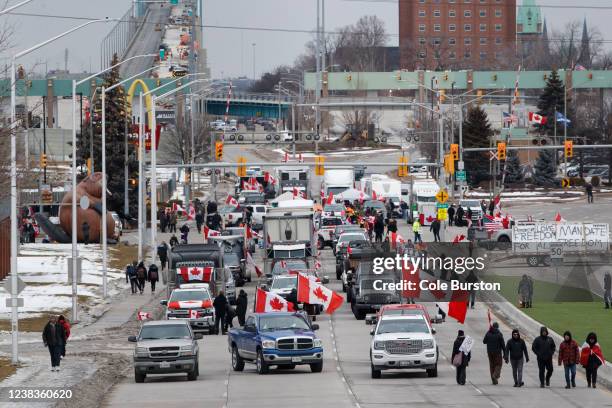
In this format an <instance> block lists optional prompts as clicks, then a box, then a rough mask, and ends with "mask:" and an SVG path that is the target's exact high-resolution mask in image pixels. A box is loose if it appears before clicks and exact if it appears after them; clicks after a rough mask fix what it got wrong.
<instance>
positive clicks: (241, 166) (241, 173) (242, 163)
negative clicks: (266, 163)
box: [236, 156, 247, 177]
mask: <svg viewBox="0 0 612 408" xmlns="http://www.w3.org/2000/svg"><path fill="white" fill-rule="evenodd" d="M246 162H247V160H246V158H245V157H242V156H240V157H238V171H237V172H236V173H237V175H238V177H246V175H247V172H246Z"/></svg>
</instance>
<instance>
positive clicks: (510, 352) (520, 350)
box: [504, 329, 529, 387]
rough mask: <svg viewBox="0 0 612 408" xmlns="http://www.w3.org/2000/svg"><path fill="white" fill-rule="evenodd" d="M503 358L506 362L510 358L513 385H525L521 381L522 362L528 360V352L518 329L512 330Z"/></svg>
mask: <svg viewBox="0 0 612 408" xmlns="http://www.w3.org/2000/svg"><path fill="white" fill-rule="evenodd" d="M523 357H524V358H523ZM504 360H506V364H508V360H510V366H511V367H512V378H514V386H515V387H522V386H523V385H525V383H524V382H523V364H524V363H528V362H529V354H528V353H527V345H526V344H525V340H523V339H522V338H521V334H520V333H519V331H518V329H514V330H512V337H510V339H508V342H507V343H506V355H505V356H504Z"/></svg>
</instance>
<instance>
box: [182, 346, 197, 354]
mask: <svg viewBox="0 0 612 408" xmlns="http://www.w3.org/2000/svg"><path fill="white" fill-rule="evenodd" d="M194 354H195V351H194V349H193V346H181V356H193V355H194Z"/></svg>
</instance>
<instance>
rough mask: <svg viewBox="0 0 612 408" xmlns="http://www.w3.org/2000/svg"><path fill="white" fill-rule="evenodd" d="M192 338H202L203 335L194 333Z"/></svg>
mask: <svg viewBox="0 0 612 408" xmlns="http://www.w3.org/2000/svg"><path fill="white" fill-rule="evenodd" d="M193 338H194V340H202V339H203V338H204V335H203V334H202V333H194V334H193Z"/></svg>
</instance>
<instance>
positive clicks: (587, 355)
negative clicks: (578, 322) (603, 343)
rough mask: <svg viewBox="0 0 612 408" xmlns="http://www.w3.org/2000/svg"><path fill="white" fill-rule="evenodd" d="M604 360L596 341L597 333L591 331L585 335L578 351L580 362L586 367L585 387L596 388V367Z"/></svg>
mask: <svg viewBox="0 0 612 408" xmlns="http://www.w3.org/2000/svg"><path fill="white" fill-rule="evenodd" d="M604 361H606V360H605V359H604V356H603V353H602V351H601V347H600V346H599V343H597V334H595V333H593V332H591V333H589V334H588V335H587V338H586V342H585V343H584V345H583V346H582V351H581V353H580V364H582V366H583V367H584V368H585V369H586V377H587V387H589V388H591V386H592V387H593V388H597V369H598V368H599V367H600V366H601V365H603V364H604Z"/></svg>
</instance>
